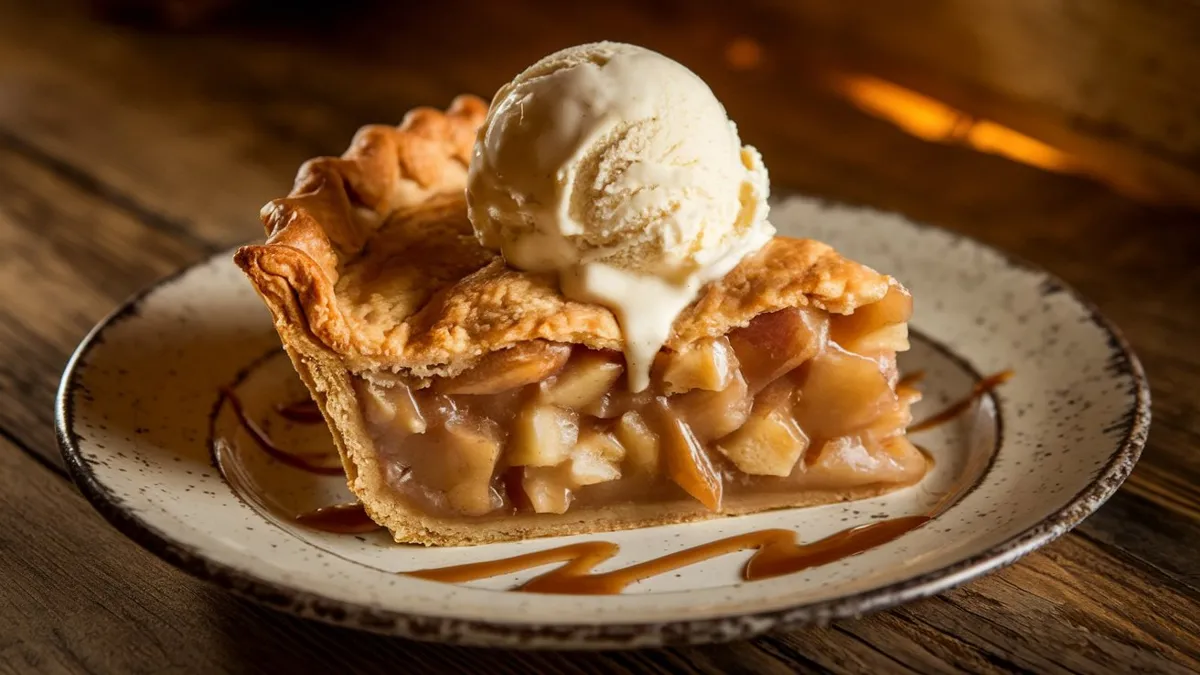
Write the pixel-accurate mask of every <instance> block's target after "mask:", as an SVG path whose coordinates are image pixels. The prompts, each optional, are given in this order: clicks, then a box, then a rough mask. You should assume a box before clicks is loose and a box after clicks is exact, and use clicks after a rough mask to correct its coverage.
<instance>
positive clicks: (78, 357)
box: [57, 198, 1150, 648]
mask: <svg viewBox="0 0 1200 675" xmlns="http://www.w3.org/2000/svg"><path fill="white" fill-rule="evenodd" d="M772 216H773V218H772V220H773V222H774V223H775V224H776V226H777V227H778V228H779V230H780V232H781V233H782V234H787V235H793V236H799V235H802V234H803V235H805V236H812V237H816V238H819V239H823V240H825V241H828V242H830V243H832V244H833V245H834V246H836V247H837V248H839V249H840V250H841V251H842V252H843V253H845V254H846V255H848V256H850V257H852V258H855V259H857V260H861V261H863V262H865V263H867V264H870V265H872V266H874V267H876V268H878V269H880V270H883V271H886V272H888V273H891V274H893V275H894V276H896V277H898V278H899V279H901V280H902V281H903V282H904V283H905V284H907V285H908V287H909V288H910V289H911V290H912V292H913V295H914V297H915V299H916V314H915V316H914V319H913V324H912V325H913V327H914V329H915V331H914V333H915V334H914V349H913V350H912V351H911V352H909V353H908V354H906V355H905V356H904V357H903V358H902V359H901V367H902V369H904V370H910V371H911V370H916V369H920V370H924V371H926V373H927V377H926V380H925V382H924V390H925V395H926V398H925V401H923V402H922V403H921V404H919V406H918V408H917V409H916V417H917V418H918V419H920V418H922V417H924V416H925V415H927V414H930V413H932V412H934V411H936V410H938V409H939V408H940V407H941V406H943V405H945V404H946V403H947V402H948V401H951V400H953V399H954V398H957V397H959V396H961V395H962V394H964V393H966V391H967V390H969V389H970V386H971V384H972V383H973V382H974V381H975V380H976V379H977V378H978V377H979V376H980V375H981V374H987V373H991V372H995V371H1000V370H1004V369H1007V368H1012V369H1013V370H1014V371H1015V373H1016V374H1015V376H1014V377H1013V378H1012V380H1010V381H1009V382H1008V383H1007V384H1005V385H1004V386H1002V387H1001V388H1000V389H999V390H998V391H997V392H996V393H995V394H994V395H993V396H990V397H988V398H985V399H983V400H982V401H981V402H980V403H979V404H978V405H976V406H975V407H974V408H973V409H972V410H971V411H969V412H968V413H967V414H965V415H963V416H962V417H960V418H959V419H957V420H956V421H955V422H954V423H951V424H947V425H943V426H941V427H938V428H936V429H934V430H931V431H929V432H923V433H920V434H915V435H914V440H915V441H917V442H918V443H920V444H921V445H922V446H924V447H925V448H927V449H928V451H929V452H930V453H931V454H932V455H933V456H934V457H935V459H936V461H935V467H934V470H933V472H932V473H931V475H929V476H928V477H927V478H926V479H925V480H924V481H923V482H922V483H921V484H919V485H917V486H915V487H913V488H909V489H905V490H901V491H898V492H895V493H893V494H890V495H886V496H884V497H880V498H875V499H869V500H864V501H859V502H852V503H847V504H837V505H830V506H823V507H817V508H812V509H793V510H785V511H776V512H771V513H764V514H758V515H753V516H746V517H741V518H727V519H721V520H716V521H710V522H705V523H694V524H686V525H675V526H668V527H661V528H652V529H647V530H637V531H632V532H620V533H612V534H605V535H599V536H597V537H581V538H579V537H577V538H563V539H556V540H534V541H528V542H521V543H516V544H497V545H491V546H485V547H476V548H452V549H425V548H420V547H411V546H399V545H395V544H392V543H391V542H390V541H389V540H388V539H387V537H386V536H385V535H383V534H379V533H376V534H370V535H358V536H355V535H335V534H327V533H322V532H316V531H311V530H306V529H304V528H301V527H298V526H296V525H294V524H293V523H291V522H289V521H288V520H287V519H281V518H277V517H275V516H273V515H271V512H270V511H268V510H267V509H265V508H263V506H262V505H261V504H260V503H258V502H256V501H255V500H253V499H248V500H243V499H239V497H238V495H237V494H235V491H234V489H233V488H232V487H231V486H230V484H229V483H227V482H226V481H225V480H223V479H222V477H221V474H220V473H219V472H218V471H217V469H216V468H215V467H214V465H213V461H212V457H211V452H210V447H209V443H210V434H211V433H212V432H213V429H214V428H215V429H216V430H217V432H218V434H219V435H220V434H236V433H238V432H237V430H236V428H232V427H231V424H232V422H231V420H232V414H231V412H230V411H229V410H227V408H228V406H226V405H222V404H221V399H220V396H219V393H218V392H219V389H220V388H221V387H224V386H235V387H236V388H237V390H238V391H239V392H240V393H241V394H242V397H243V398H244V399H245V400H246V402H247V406H248V408H249V409H250V414H251V415H252V416H256V417H260V418H263V419H266V418H268V417H269V416H270V412H269V410H268V409H267V402H269V401H271V400H276V401H277V400H279V399H280V398H281V397H283V396H285V393H284V392H291V393H292V394H293V395H297V394H299V393H300V392H301V391H302V390H301V389H299V388H298V387H299V385H298V382H297V381H296V379H295V376H294V375H293V374H292V373H291V370H290V368H289V367H288V365H287V363H286V359H284V358H282V357H281V356H280V353H279V350H278V341H277V338H276V336H275V333H274V331H273V330H272V327H271V322H270V320H269V317H268V315H267V312H266V310H265V309H264V308H263V306H262V304H261V302H260V301H259V299H258V298H257V297H256V296H255V294H254V292H253V290H252V289H251V287H250V285H249V283H247V282H246V280H245V279H244V278H243V277H242V275H241V273H240V272H239V271H238V270H237V269H236V268H235V267H234V265H233V263H232V262H231V260H230V258H229V256H228V255H220V256H218V257H216V258H213V259H212V260H210V261H208V262H206V263H203V264H200V265H197V266H195V267H193V268H190V269H187V270H185V271H183V272H182V273H181V274H179V275H177V276H175V277H172V278H170V279H167V280H165V281H163V282H161V283H159V284H158V285H156V286H155V287H153V288H151V289H149V290H148V291H147V292H145V293H143V294H141V295H140V296H138V297H137V298H135V299H133V300H131V301H130V302H129V303H127V304H126V305H125V306H124V307H122V308H121V309H120V310H118V311H117V312H116V313H115V314H114V315H113V316H111V317H110V318H109V319H107V320H106V321H104V322H103V323H102V324H101V325H100V326H98V327H97V328H96V330H95V331H93V333H92V334H91V335H90V336H89V337H88V338H87V339H86V340H84V342H83V344H82V345H80V347H79V350H78V351H77V352H76V354H75V357H74V358H73V359H72V361H71V363H70V365H69V366H68V368H67V371H66V374H65V375H64V377H63V381H62V387H61V389H60V391H59V397H58V410H57V426H58V436H59V440H60V443H61V445H62V450H63V454H64V456H65V458H66V461H67V465H68V466H69V467H70V470H71V473H72V475H73V476H74V478H75V480H76V482H77V483H78V484H79V486H80V488H81V489H82V490H83V492H84V494H85V495H87V497H88V498H89V499H90V500H91V501H92V503H93V504H94V505H95V506H96V508H97V509H99V510H100V511H101V513H103V514H104V515H105V516H106V517H107V518H108V519H109V520H110V521H111V522H112V523H113V524H114V525H115V526H116V527H118V528H119V529H120V530H121V531H123V532H125V533H126V534H127V535H129V536H130V537H132V538H133V539H135V540H137V541H138V542H139V543H141V544H142V545H144V546H146V547H147V548H149V549H150V550H152V551H154V552H155V553H157V554H158V555H160V556H162V557H163V558H165V559H166V560H168V561H170V562H172V563H174V564H176V565H178V566H179V567H181V568H183V569H185V570H187V571H188V572H191V573H192V574H195V575H197V576H199V577H202V578H205V579H209V580H211V581H213V582H215V583H217V584H219V585H221V586H224V587H226V588H229V589H230V590H233V591H234V592H237V593H239V594H242V595H245V596H248V597H251V598H254V599H256V600H259V601H261V602H264V603H266V604H268V605H271V606H274V607H277V608H280V609H283V610H286V611H290V612H294V613H296V614H300V615H302V616H307V617H313V618H317V619H321V620H324V621H329V622H333V623H338V624H343V625H348V626H354V627H358V628H364V629H368V630H374V631H378V632H383V633H391V634H396V635H403V636H407V637H414V638H420V639H428V640H442V641H453V642H463V643H472V644H487V645H506V646H518V647H563V648H605V647H632V646H649V645H659V644H669V643H685V642H711V641H720V640H729V639H734V638H742V637H747V636H751V635H755V634H757V633H760V632H763V631H766V630H770V629H776V628H781V627H789V626H797V625H800V624H806V623H823V622H827V621H830V620H831V619H837V618H842V617H849V616H857V615H861V614H863V613H866V612H870V611H874V610H877V609H880V608H884V607H889V606H892V605H895V604H898V603H901V602H906V601H908V600H912V599H914V598H920V597H924V596H927V595H930V594H933V593H937V592H940V591H943V590H945V589H947V588H950V587H952V586H955V585H957V584H961V583H963V582H965V581H967V580H968V579H971V578H973V577H975V576H978V575H980V574H983V573H985V572H987V571H989V570H992V569H995V568H996V567H999V566H1001V565H1005V564H1007V563H1010V562H1012V561H1013V560H1015V559H1017V558H1018V557H1020V556H1021V555H1023V554H1025V553H1027V552H1029V551H1030V550H1032V549H1034V548H1036V547H1038V546H1041V545H1042V544H1044V543H1046V542H1048V541H1050V540H1051V539H1053V538H1055V537H1057V536H1058V535H1061V534H1062V533H1064V532H1066V531H1067V530H1068V529H1070V528H1071V527H1073V526H1074V525H1076V524H1077V523H1078V522H1079V521H1080V520H1081V519H1083V518H1084V517H1085V516H1087V515H1088V514H1089V513H1091V512H1092V511H1093V510H1095V509H1096V508H1097V507H1098V506H1100V504H1101V503H1103V502H1104V500H1105V499H1106V498H1107V497H1108V496H1109V495H1111V494H1112V493H1113V491H1115V490H1116V489H1117V487H1118V486H1119V485H1120V483H1121V481H1122V480H1124V478H1125V476H1126V475H1128V473H1129V471H1130V469H1131V468H1132V467H1133V464H1134V462H1135V461H1136V460H1137V457H1138V453H1139V452H1140V450H1141V447H1142V443H1143V441H1144V439H1145V437H1146V433H1147V430H1148V427H1149V414H1150V413H1149V409H1150V405H1149V393H1148V388H1147V385H1146V381H1145V379H1144V376H1143V374H1142V370H1141V367H1140V366H1139V365H1138V362H1137V359H1136V358H1135V357H1134V355H1133V354H1132V353H1130V351H1129V348H1128V346H1127V345H1126V344H1125V342H1124V341H1123V340H1122V339H1121V337H1120V336H1119V335H1118V334H1117V333H1116V331H1115V329H1114V328H1113V327H1112V326H1111V325H1110V324H1109V323H1108V322H1107V321H1105V320H1104V319H1103V318H1102V317H1101V316H1099V315H1098V314H1097V312H1096V310H1095V309H1094V308H1093V307H1092V306H1091V305H1090V304H1089V303H1087V302H1086V301H1085V300H1083V299H1082V298H1080V297H1079V296H1078V295H1076V294H1075V293H1074V292H1073V291H1071V290H1070V289H1069V288H1066V287H1065V286H1063V284H1062V283H1060V282H1059V281H1057V280H1055V279H1054V278H1053V277H1051V276H1049V275H1048V274H1046V273H1045V272H1043V271H1041V270H1037V269H1033V268H1030V267H1029V266H1027V265H1024V264H1022V263H1019V262H1014V261H1013V260H1011V259H1009V258H1007V257H1006V256H1004V255H1002V254H1000V253H997V252H996V251H993V250H991V249H988V248H986V247H984V246H982V245H980V244H978V243H975V242H973V241H970V240H968V239H964V238H962V237H959V236H957V235H954V234H951V233H948V232H945V231H942V230H938V229H934V228H930V227H925V226H920V225H916V224H914V223H911V222H909V221H907V220H904V219H903V218H900V217H897V216H893V215H886V214H881V213H878V212H874V211H868V210H859V209H849V208H842V207H828V206H823V205H820V204H817V203H814V202H812V201H809V200H804V199H801V198H792V199H789V200H787V201H784V202H782V203H778V204H777V205H776V207H775V210H774V211H773V212H772ZM272 433H275V434H279V435H284V436H286V437H287V438H289V442H293V443H305V444H316V445H318V446H319V445H321V444H322V443H327V442H328V436H327V433H328V432H326V431H324V430H323V429H321V428H311V427H310V428H308V429H307V430H306V431H303V432H301V431H298V430H297V429H295V428H292V427H290V426H287V425H283V424H282V423H280V421H279V420H276V421H275V425H274V426H273V427H272ZM237 446H238V447H243V444H237ZM237 457H238V458H239V459H238V467H239V468H238V472H239V475H241V476H242V477H243V478H249V479H252V480H260V481H276V482H280V483H281V484H283V487H282V488H281V489H280V490H279V494H281V495H282V497H281V499H283V500H285V501H286V502H287V506H288V508H292V509H299V508H301V507H303V506H305V505H312V506H317V505H320V504H325V503H330V501H335V500H341V499H345V498H346V497H347V496H348V495H346V493H345V486H344V481H343V480H342V479H340V478H337V477H315V476H312V475H310V474H303V473H301V472H297V471H295V470H293V469H290V468H288V467H285V466H282V465H279V464H276V463H275V462H274V461H273V460H268V459H267V458H265V457H264V456H261V455H258V454H255V453H252V452H249V451H245V452H241V453H240V454H238V455H237ZM947 494H951V495H953V496H955V497H956V499H957V500H956V501H954V502H953V503H952V505H951V506H949V507H948V508H947V509H946V510H944V511H943V512H941V513H940V515H938V516H937V517H935V518H934V519H933V520H931V521H930V522H928V523H926V524H925V525H923V526H921V527H919V528H917V529H915V530H913V531H911V532H908V533H907V534H904V535H903V536H901V537H900V538H898V539H896V540H894V541H891V542H889V543H886V544H883V545H881V546H878V547H876V548H873V549H870V550H868V551H866V552H864V553H862V554H860V555H857V556H853V557H849V558H845V559H843V560H840V561H838V562H834V563H830V564H827V565H824V566H820V567H814V568H810V569H808V570H805V571H803V572H799V573H796V574H792V575H787V576H782V577H776V578H773V579H769V580H765V581H757V582H752V583H744V582H740V581H739V576H738V572H739V570H740V568H741V565H742V564H743V563H744V562H745V560H746V559H747V558H748V557H749V555H750V553H749V552H743V553H739V554H730V555H727V556H724V557H721V558H716V559H713V560H710V561H708V562H706V563H703V564H699V565H694V566H691V567H685V568H682V569H680V570H678V571H677V572H675V573H672V574H667V575H663V576H660V577H655V578H652V579H649V580H646V581H643V582H639V583H638V584H635V585H634V586H632V587H631V588H629V589H628V590H627V591H626V592H625V593H624V594H622V595H616V596H558V595H544V594H533V593H513V592H504V591H503V589H504V588H508V587H511V586H512V585H513V584H514V583H516V582H519V581H521V580H522V579H526V578H529V577H531V576H532V575H533V574H535V573H537V572H543V571H545V569H546V568H540V569H538V570H536V571H531V572H529V573H525V574H521V575H514V576H510V577H504V578H499V579H492V580H488V581H484V582H476V583H472V584H468V585H451V584H441V583H436V582H431V581H423V580H419V579H415V578H412V577H407V576H403V575H398V574H396V572H399V571H404V570H412V569H418V568H426V567H433V566H439V565H445V564H450V563H460V562H468V561H475V560H485V559H494V558H499V557H505V556H510V555H514V554H516V553H524V552H529V551H534V550H538V549H541V548H546V547H551V546H558V545H561V544H563V543H566V542H568V541H573V540H587V539H603V540H607V541H612V542H616V543H617V544H619V545H620V553H619V554H618V555H617V557H616V558H615V559H614V560H610V561H608V562H607V563H605V564H603V565H602V566H601V568H600V569H601V570H604V569H612V568H615V567H618V566H625V565H627V564H630V563H633V562H637V561H641V560H646V559H649V558H652V557H656V556H659V555H662V554H664V553H667V552H670V551H674V550H679V549H681V548H684V547H688V546H693V545H696V544H699V543H703V542H706V541H710V540H712V539H714V538H718V537H722V536H729V535H733V534H738V533H742V532H748V531H751V530H754V529H759V528H763V527H776V528H787V529H791V530H794V531H796V532H797V533H798V534H799V536H800V539H801V540H803V541H811V540H815V539H818V538H820V537H823V536H825V535H828V534H832V533H834V532H837V531H840V530H843V529H845V528H847V527H849V526H853V525H858V524H863V523H869V522H872V521H874V520H880V519H884V518H889V517H895V516H902V515H911V514H917V513H921V512H923V511H925V510H927V509H929V508H930V506H931V505H932V504H934V503H935V502H937V501H938V500H940V499H943V498H945V497H946V495H947Z"/></svg>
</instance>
